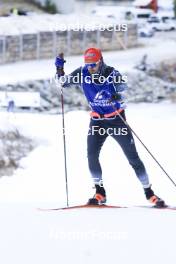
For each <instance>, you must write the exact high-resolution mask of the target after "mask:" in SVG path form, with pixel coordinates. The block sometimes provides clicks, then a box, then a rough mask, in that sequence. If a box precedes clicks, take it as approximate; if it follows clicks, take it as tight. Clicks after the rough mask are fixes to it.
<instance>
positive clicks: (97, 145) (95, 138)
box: [87, 120, 107, 185]
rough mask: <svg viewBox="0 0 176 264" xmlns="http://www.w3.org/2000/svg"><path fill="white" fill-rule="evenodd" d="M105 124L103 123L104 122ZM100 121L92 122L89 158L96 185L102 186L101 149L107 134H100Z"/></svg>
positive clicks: (88, 144) (88, 146)
mask: <svg viewBox="0 0 176 264" xmlns="http://www.w3.org/2000/svg"><path fill="white" fill-rule="evenodd" d="M102 122H103V121H102ZM102 122H100V121H95V120H91V122H90V126H89V133H88V136H87V156H88V165H89V170H90V173H91V175H92V178H93V181H94V183H95V184H98V185H100V183H101V182H102V169H101V165H100V161H99V155H100V150H101V147H102V146H103V143H104V142H105V140H106V138H107V134H104V135H102V134H100V133H99V131H98V130H99V128H100V127H101V123H102Z"/></svg>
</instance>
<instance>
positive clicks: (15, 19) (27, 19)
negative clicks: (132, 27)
mask: <svg viewBox="0 0 176 264" xmlns="http://www.w3.org/2000/svg"><path fill="white" fill-rule="evenodd" d="M121 23H122V21H121ZM114 24H117V21H114V20H113V19H110V18H106V17H99V16H95V15H79V16H78V15H77V14H72V15H63V14H56V15H49V14H40V15H39V14H37V15H35V14H33V15H29V16H10V17H0V35H18V34H29V33H37V32H43V31H58V30H61V31H65V30H71V29H75V30H78V29H79V28H81V29H83V28H86V29H89V30H90V31H91V30H94V29H96V28H99V27H100V26H101V25H106V26H108V25H114ZM12 25H13V27H12Z"/></svg>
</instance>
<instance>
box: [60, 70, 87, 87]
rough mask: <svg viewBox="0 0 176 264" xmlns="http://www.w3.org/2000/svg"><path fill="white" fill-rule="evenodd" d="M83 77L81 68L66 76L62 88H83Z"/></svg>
mask: <svg viewBox="0 0 176 264" xmlns="http://www.w3.org/2000/svg"><path fill="white" fill-rule="evenodd" d="M81 75H82V68H81V67H79V68H77V69H76V70H74V71H73V72H72V73H70V74H68V75H65V76H64V79H63V84H62V86H63V87H64V88H67V87H71V86H72V85H76V86H80V87H81Z"/></svg>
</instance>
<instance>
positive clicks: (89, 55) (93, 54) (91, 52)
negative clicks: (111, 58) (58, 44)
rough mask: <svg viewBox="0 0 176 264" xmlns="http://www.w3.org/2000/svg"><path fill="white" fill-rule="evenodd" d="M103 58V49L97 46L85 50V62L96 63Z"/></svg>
mask: <svg viewBox="0 0 176 264" xmlns="http://www.w3.org/2000/svg"><path fill="white" fill-rule="evenodd" d="M101 58H102V54H101V50H100V49H97V48H89V49H87V50H86V51H85V52H84V61H85V63H94V62H97V61H99V60H100V59H101Z"/></svg>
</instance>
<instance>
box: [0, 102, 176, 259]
mask: <svg viewBox="0 0 176 264" xmlns="http://www.w3.org/2000/svg"><path fill="white" fill-rule="evenodd" d="M175 116H176V105H175V104H170V103H161V104H138V105H133V104H130V105H129V107H128V109H127V117H128V121H129V123H130V124H131V126H132V127H133V128H134V129H135V131H136V132H137V133H138V135H139V136H140V137H141V138H142V140H143V141H144V142H145V143H146V145H147V146H148V147H149V148H150V150H151V151H152V152H153V153H154V154H155V156H156V157H157V158H158V160H159V161H160V162H161V163H162V165H163V166H164V167H165V169H166V170H167V171H168V173H169V174H170V175H171V176H172V177H173V179H174V180H175V181H176V173H175V172H176V171H175V149H176V143H175V140H174V138H175V134H176V126H175ZM65 119H66V140H67V157H68V186H69V201H70V205H71V204H80V203H85V202H86V201H87V199H88V198H89V197H91V196H92V194H93V192H94V191H93V189H92V188H91V186H92V182H91V179H90V175H89V171H88V168H87V159H86V135H87V129H88V123H89V115H88V113H87V112H84V111H80V112H79V111H76V112H70V113H68V114H66V115H65ZM0 127H1V129H3V130H8V129H13V128H17V129H18V130H19V131H20V132H21V133H23V134H24V135H25V136H29V137H31V138H33V139H35V140H36V141H37V142H38V147H37V148H36V149H35V150H34V151H32V152H31V153H30V155H29V156H28V157H26V158H24V159H23V160H21V168H19V169H18V170H16V172H15V174H14V175H13V176H12V177H5V176H4V177H2V178H1V179H0V201H1V203H0V208H1V209H0V211H1V216H0V217H1V225H0V234H1V236H0V246H1V260H2V263H3V264H11V263H12V262H13V263H14V262H15V263H17V262H18V263H19V264H22V263H26V264H28V263H33V264H35V263H43V264H49V263H53V264H55V263H66V264H70V263H80V264H82V263H97V262H100V263H103V264H105V263H107V262H110V263H117V262H119V263H124V264H128V263H137V264H139V263H144V264H147V263H152V264H154V263H160V264H165V263H170V264H174V263H175V257H176V253H175V236H176V231H175V221H176V213H175V211H161V210H158V211H157V210H150V209H140V208H130V209H108V210H106V209H101V210H99V209H89V210H86V209H82V210H73V211H55V212H54V211H52V212H43V211H39V210H37V208H38V207H40V208H47V207H59V206H64V205H65V200H66V196H65V178H64V160H63V143H62V126H61V116H58V115H57V116H50V115H42V114H26V113H17V114H14V115H13V114H7V113H0ZM136 143H137V147H138V151H139V153H140V156H141V157H142V159H143V160H144V162H145V165H146V167H147V170H148V173H149V175H150V179H151V182H152V183H153V188H154V190H156V193H157V194H158V195H160V196H161V197H163V198H164V199H165V200H166V202H167V203H169V204H176V189H175V187H174V186H173V185H172V183H170V181H169V180H168V179H167V177H166V176H165V175H164V174H163V173H162V172H161V170H160V169H159V168H158V167H157V166H156V164H155V163H154V162H153V161H152V159H151V158H150V157H149V156H148V154H147V153H146V151H145V150H144V149H143V147H142V146H141V145H140V144H139V143H138V142H137V141H136ZM101 162H102V164H103V165H102V166H103V172H104V173H103V177H104V184H105V186H106V189H107V196H108V201H109V203H112V204H120V205H137V204H148V202H146V200H145V198H144V195H143V190H142V188H141V185H140V183H139V182H138V180H137V179H136V176H135V174H134V172H133V170H132V169H131V168H130V166H129V165H128V162H127V161H126V159H125V157H124V155H123V153H122V151H121V149H120V147H119V146H118V145H117V144H116V142H115V141H113V139H111V138H109V139H108V140H107V142H106V143H105V145H104V147H103V149H102V153H101Z"/></svg>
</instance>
